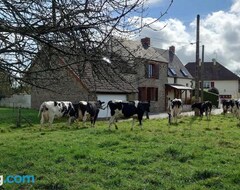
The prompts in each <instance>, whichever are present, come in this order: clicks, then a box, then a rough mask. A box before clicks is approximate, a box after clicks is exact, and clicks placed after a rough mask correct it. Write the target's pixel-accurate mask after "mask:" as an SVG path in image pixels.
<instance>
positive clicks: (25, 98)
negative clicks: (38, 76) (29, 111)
mask: <svg viewBox="0 0 240 190" xmlns="http://www.w3.org/2000/svg"><path fill="white" fill-rule="evenodd" d="M0 106H2V107H22V108H31V95H28V94H14V95H12V96H11V97H9V98H2V99H1V100H0Z"/></svg>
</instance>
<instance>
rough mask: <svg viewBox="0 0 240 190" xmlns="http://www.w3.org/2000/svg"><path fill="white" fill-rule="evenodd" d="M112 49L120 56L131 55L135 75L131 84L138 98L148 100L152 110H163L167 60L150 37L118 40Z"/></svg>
mask: <svg viewBox="0 0 240 190" xmlns="http://www.w3.org/2000/svg"><path fill="white" fill-rule="evenodd" d="M113 47H114V51H115V52H119V54H121V56H122V57H128V58H129V57H133V58H134V59H133V61H132V63H131V61H130V63H128V64H133V65H134V68H135V70H136V75H135V76H134V77H133V78H132V80H131V84H132V85H134V87H136V88H138V100H140V101H150V103H151V111H152V112H163V111H165V97H166V94H165V84H166V83H167V69H168V62H167V60H166V59H165V58H164V57H163V56H162V55H161V54H160V53H159V52H158V51H157V50H156V49H155V48H153V47H151V45H150V38H148V37H146V38H143V39H141V41H131V40H118V41H117V42H115V43H113Z"/></svg>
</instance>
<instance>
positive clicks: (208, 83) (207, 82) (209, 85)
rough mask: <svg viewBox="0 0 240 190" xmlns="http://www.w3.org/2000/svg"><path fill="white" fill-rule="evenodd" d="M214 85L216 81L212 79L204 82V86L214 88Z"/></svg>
mask: <svg viewBox="0 0 240 190" xmlns="http://www.w3.org/2000/svg"><path fill="white" fill-rule="evenodd" d="M212 87H214V82H210V81H204V82H203V88H212Z"/></svg>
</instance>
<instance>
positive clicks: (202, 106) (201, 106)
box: [192, 101, 212, 119]
mask: <svg viewBox="0 0 240 190" xmlns="http://www.w3.org/2000/svg"><path fill="white" fill-rule="evenodd" d="M195 109H198V110H199V112H200V116H201V117H202V116H203V114H204V113H205V115H206V116H207V119H209V116H210V115H211V111H212V102H211V101H205V102H198V103H194V104H192V110H195Z"/></svg>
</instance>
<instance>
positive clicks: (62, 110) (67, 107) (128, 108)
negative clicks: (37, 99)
mask: <svg viewBox="0 0 240 190" xmlns="http://www.w3.org/2000/svg"><path fill="white" fill-rule="evenodd" d="M222 106H223V113H224V114H225V113H227V112H228V111H230V112H232V113H233V114H234V115H236V116H237V117H238V118H239V116H240V100H223V101H222ZM182 107H183V104H182V100H181V99H176V98H175V99H173V100H170V101H169V104H168V115H169V123H172V122H173V121H175V122H177V117H178V115H179V114H180V113H181V111H182ZM100 109H109V111H110V119H109V129H110V128H111V126H112V125H114V126H115V128H116V129H118V127H117V124H116V121H117V120H118V119H119V118H131V117H132V118H135V117H136V118H137V119H138V121H139V125H140V127H142V119H143V116H144V114H145V113H146V117H147V118H149V115H148V114H149V112H150V102H141V101H122V100H111V101H109V102H108V103H107V105H105V102H102V101H100V100H98V101H80V102H79V103H76V104H75V103H72V102H70V101H46V102H43V103H42V104H41V106H40V108H39V116H41V121H40V123H41V126H43V124H44V123H49V125H51V124H52V123H53V121H54V118H60V117H65V116H66V117H68V124H69V125H70V124H71V123H72V122H73V121H74V120H82V121H83V126H85V123H86V120H87V116H88V115H89V117H90V121H91V127H94V126H95V122H96V120H97V118H98V114H99V111H100ZM196 109H197V110H199V113H200V116H201V117H202V116H203V115H204V113H205V115H206V116H207V117H208V118H209V116H210V114H211V111H212V103H211V101H205V102H201V103H194V104H192V110H196ZM106 117H108V116H106ZM133 126H134V119H133V122H132V127H131V129H133Z"/></svg>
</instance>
